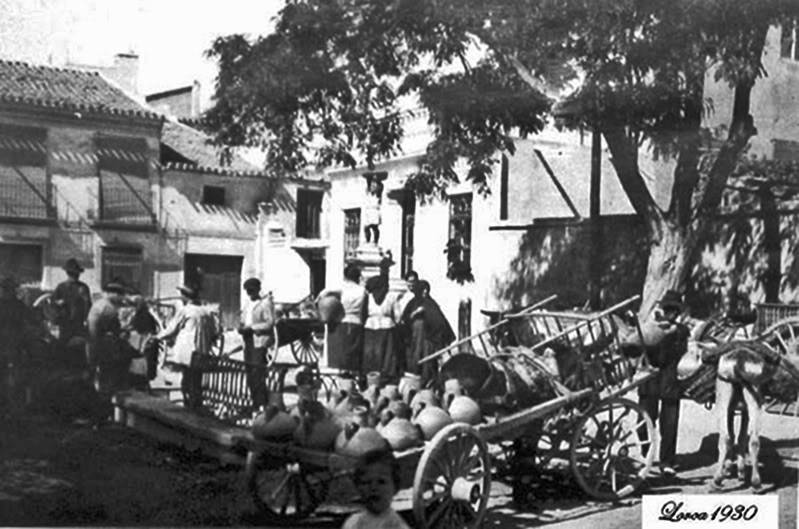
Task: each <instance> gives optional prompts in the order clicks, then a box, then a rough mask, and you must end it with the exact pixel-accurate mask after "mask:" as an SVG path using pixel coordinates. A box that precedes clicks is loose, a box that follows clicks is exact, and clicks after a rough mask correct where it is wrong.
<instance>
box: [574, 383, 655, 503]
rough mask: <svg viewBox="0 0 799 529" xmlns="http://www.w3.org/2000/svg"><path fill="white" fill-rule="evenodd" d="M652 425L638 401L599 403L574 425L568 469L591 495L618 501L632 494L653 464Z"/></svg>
mask: <svg viewBox="0 0 799 529" xmlns="http://www.w3.org/2000/svg"><path fill="white" fill-rule="evenodd" d="M654 434H655V428H654V426H653V424H652V419H650V418H649V415H648V414H647V413H646V412H645V411H644V409H643V408H642V407H641V406H639V405H638V404H637V403H635V402H633V401H630V400H627V399H610V400H606V401H602V402H600V403H599V404H598V405H597V406H596V407H594V408H592V409H590V410H588V412H587V413H586V414H585V415H584V416H583V417H582V418H581V419H580V420H579V421H578V422H577V424H576V425H575V430H574V434H573V436H572V441H571V457H570V459H571V468H572V472H573V473H574V477H575V479H576V480H577V483H578V485H580V488H582V489H583V490H584V491H585V492H586V493H588V494H589V495H590V496H592V497H594V498H596V499H599V500H603V501H608V500H617V499H620V498H624V497H625V496H629V495H630V494H632V493H634V492H635V491H636V490H637V489H638V488H639V487H640V486H641V485H642V484H643V482H644V479H646V476H647V475H648V473H649V470H650V469H651V467H652V460H653V458H654V455H655V454H654V450H651V449H650V448H651V445H652V439H653V438H654Z"/></svg>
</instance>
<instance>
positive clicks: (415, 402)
mask: <svg viewBox="0 0 799 529" xmlns="http://www.w3.org/2000/svg"><path fill="white" fill-rule="evenodd" d="M438 404H439V402H438V397H436V394H435V392H434V391H433V390H432V389H423V390H421V391H419V392H418V393H417V394H416V395H415V396H414V397H413V399H412V400H411V412H412V413H413V414H414V415H415V414H417V413H419V410H421V409H422V407H424V406H438Z"/></svg>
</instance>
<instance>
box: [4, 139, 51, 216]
mask: <svg viewBox="0 0 799 529" xmlns="http://www.w3.org/2000/svg"><path fill="white" fill-rule="evenodd" d="M52 203H53V202H52V188H51V184H50V176H49V174H48V171H47V129H45V128H40V127H27V126H20V125H6V124H0V217H6V218H18V219H30V220H34V219H41V220H43V219H52V218H54V217H55V208H53V206H52Z"/></svg>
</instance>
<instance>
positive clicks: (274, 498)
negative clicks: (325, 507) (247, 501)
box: [245, 452, 325, 524]
mask: <svg viewBox="0 0 799 529" xmlns="http://www.w3.org/2000/svg"><path fill="white" fill-rule="evenodd" d="M245 472H246V477H247V488H248V489H249V491H250V494H251V496H252V498H253V501H254V502H255V506H256V508H257V509H258V511H259V512H260V513H261V514H262V515H263V516H264V517H265V518H267V519H268V521H270V522H276V523H279V524H283V523H286V524H291V523H296V522H298V521H300V520H303V519H305V518H307V517H308V516H310V515H311V513H313V512H314V510H316V508H317V507H318V506H319V504H320V503H321V501H322V496H323V494H324V486H325V482H324V481H323V479H322V477H323V476H322V474H321V473H319V474H314V473H312V472H308V471H307V469H306V468H305V467H304V466H303V465H300V464H299V463H296V462H286V461H270V458H269V455H268V454H264V453H258V452H250V453H249V454H247V468H246V470H245Z"/></svg>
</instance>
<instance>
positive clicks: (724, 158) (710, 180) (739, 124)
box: [697, 25, 768, 219]
mask: <svg viewBox="0 0 799 529" xmlns="http://www.w3.org/2000/svg"><path fill="white" fill-rule="evenodd" d="M767 31H768V26H767V25H763V26H761V27H759V28H757V30H756V31H755V32H754V34H753V42H754V45H753V48H754V51H753V56H756V57H758V60H759V58H760V56H761V55H762V53H763V46H764V45H765V41H766V33H767ZM758 64H759V62H758ZM755 79H756V75H755V74H749V75H745V76H742V78H741V79H740V80H738V82H737V83H736V85H735V95H734V100H733V107H732V121H731V123H730V132H729V134H728V135H727V140H726V141H725V142H724V144H723V145H722V146H721V148H720V149H719V153H718V156H717V157H716V160H715V161H714V162H713V165H712V167H711V168H710V171H709V172H708V175H707V179H706V185H705V189H704V192H702V194H701V198H700V199H699V201H698V203H699V206H698V211H697V213H698V217H699V219H702V218H704V219H707V218H709V217H710V215H711V214H712V213H714V212H715V210H716V208H718V206H719V204H720V203H721V197H722V195H723V194H724V188H725V186H726V185H727V180H728V178H729V176H730V175H731V174H732V172H733V170H734V169H735V166H736V165H737V164H738V160H739V157H740V155H741V153H742V152H743V150H744V148H745V147H746V145H747V143H748V142H749V140H750V138H752V136H754V135H755V134H757V129H756V128H755V125H754V119H753V118H752V115H751V114H750V113H749V108H750V102H751V96H752V87H754V85H755Z"/></svg>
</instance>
